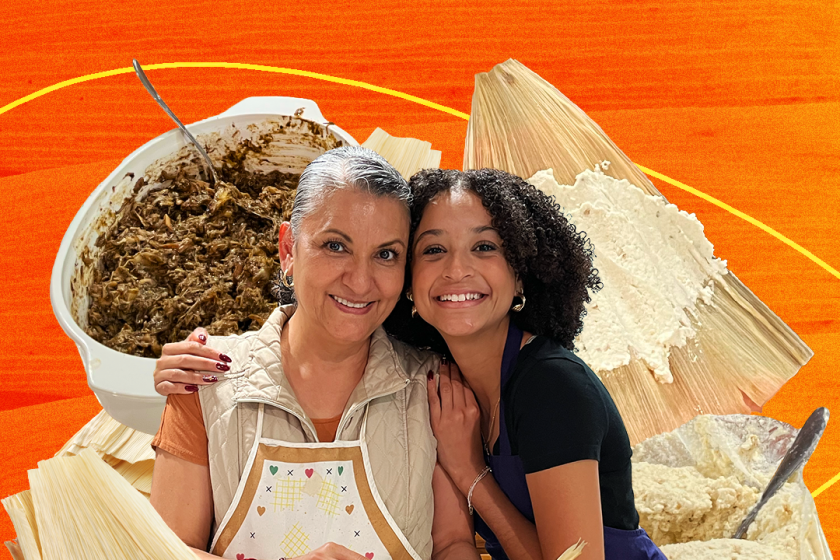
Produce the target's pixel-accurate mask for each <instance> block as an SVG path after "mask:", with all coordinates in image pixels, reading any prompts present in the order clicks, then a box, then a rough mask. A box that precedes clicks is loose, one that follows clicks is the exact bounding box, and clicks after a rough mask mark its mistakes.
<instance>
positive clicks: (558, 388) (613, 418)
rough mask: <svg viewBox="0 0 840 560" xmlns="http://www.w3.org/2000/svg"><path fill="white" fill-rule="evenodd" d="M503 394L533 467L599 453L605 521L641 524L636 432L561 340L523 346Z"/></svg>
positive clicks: (629, 526)
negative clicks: (633, 458) (634, 446)
mask: <svg viewBox="0 0 840 560" xmlns="http://www.w3.org/2000/svg"><path fill="white" fill-rule="evenodd" d="M502 399H503V401H504V405H505V424H506V426H507V430H508V437H509V438H510V444H511V453H512V454H513V455H519V458H520V459H521V460H522V464H523V466H524V467H525V472H526V473H533V472H538V471H542V470H545V469H550V468H552V467H556V466H559V465H565V464H567V463H572V462H575V461H580V460H585V459H594V460H595V461H598V476H599V481H600V488H601V512H602V516H603V521H604V526H605V527H612V528H614V529H624V530H634V529H636V528H638V525H639V514H638V513H637V512H636V506H635V503H634V500H633V484H632V467H631V463H630V457H631V455H632V449H631V447H630V438H629V437H628V436H627V430H626V429H625V427H624V422H623V420H622V419H621V415H620V414H619V412H618V408H616V406H615V403H614V402H613V400H612V397H611V396H610V394H609V392H608V391H607V389H606V387H604V385H603V383H601V380H600V379H599V378H598V376H597V375H595V372H593V371H592V370H591V369H590V368H589V366H587V365H586V364H585V363H584V362H583V361H582V360H581V359H580V358H578V357H577V356H576V355H575V354H574V353H572V352H570V351H569V350H567V349H566V348H563V347H562V346H561V345H560V344H559V343H557V342H555V341H553V340H551V339H549V338H546V337H543V336H540V337H536V338H535V339H534V340H533V341H532V342H531V343H529V344H526V345H525V346H524V347H523V348H522V350H521V351H520V353H519V357H518V359H517V360H516V365H515V367H514V371H513V373H512V375H511V377H510V378H509V380H508V381H507V383H506V384H505V386H504V388H503V389H502Z"/></svg>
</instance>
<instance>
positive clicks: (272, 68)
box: [0, 62, 470, 120]
mask: <svg viewBox="0 0 840 560" xmlns="http://www.w3.org/2000/svg"><path fill="white" fill-rule="evenodd" d="M166 68H233V69H236V70H258V71H260V72H273V73H275V74H291V75H293V76H303V77H305V78H314V79H316V80H323V81H325V82H333V83H336V84H342V85H345V86H353V87H359V88H362V89H367V90H370V91H375V92H377V93H383V94H385V95H391V96H393V97H399V98H400V99H405V100H406V101H411V102H413V103H418V104H420V105H425V106H426V107H430V108H432V109H437V110H438V111H442V112H444V113H449V114H450V115H454V116H456V117H460V118H462V119H466V120H469V118H470V116H469V115H468V114H466V113H462V112H461V111H456V110H455V109H453V108H451V107H447V106H445V105H440V104H438V103H433V102H431V101H428V100H426V99H423V98H422V97H416V96H414V95H409V94H407V93H403V92H401V91H396V90H393V89H388V88H384V87H379V86H375V85H373V84H368V83H366V82H359V81H357V80H348V79H346V78H338V77H336V76H329V75H327V74H319V73H317V72H309V71H306V70H296V69H294V68H280V67H277V66H263V65H262V64H242V63H239V62H165V63H163V64H149V65H147V66H143V70H163V69H166ZM132 73H134V68H131V67H128V68H117V69H115V70H107V71H105V72H97V73H96V74H88V75H86V76H79V77H78V78H73V79H71V80H65V81H63V82H59V83H57V84H53V85H51V86H48V87H45V88H44V89H39V90H38V91H36V92H35V93H31V94H29V95H27V96H26V97H21V98H20V99H18V100H16V101H12V102H11V103H9V104H8V105H5V106H4V107H2V108H0V115H2V114H3V113H5V112H7V111H11V110H12V109H14V108H15V107H18V106H20V105H23V104H24V103H26V102H28V101H32V100H33V99H37V98H38V97H41V96H42V95H46V94H48V93H50V92H53V91H55V90H57V89H61V88H65V87H68V86H72V85H75V84H80V83H82V82H87V81H90V80H98V79H99V78H107V77H109V76H117V75H119V74H132Z"/></svg>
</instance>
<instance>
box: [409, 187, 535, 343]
mask: <svg viewBox="0 0 840 560" xmlns="http://www.w3.org/2000/svg"><path fill="white" fill-rule="evenodd" d="M412 255H413V258H412V274H411V278H412V281H411V283H412V289H411V290H412V296H413V299H414V305H415V306H416V307H417V312H418V313H419V314H420V316H421V317H422V318H423V319H424V320H425V321H426V322H427V323H429V324H430V325H432V326H433V327H435V328H436V329H437V330H438V331H439V332H440V333H441V334H442V335H443V336H444V337H461V336H471V335H474V334H477V333H480V332H481V331H482V330H484V329H493V328H494V327H496V326H498V324H499V323H500V322H501V321H502V320H503V319H504V317H505V316H506V315H507V314H508V312H509V311H510V308H511V305H512V302H513V297H514V295H515V294H516V293H517V292H518V291H519V290H518V288H519V286H518V283H517V280H516V275H515V273H514V270H513V268H512V267H511V266H510V264H508V262H507V260H506V259H505V255H504V250H503V249H502V239H501V237H500V236H499V233H498V231H497V230H496V229H495V228H494V227H493V225H492V219H491V217H490V214H489V213H488V212H487V210H486V209H485V208H484V206H483V205H482V203H481V199H480V198H479V197H478V195H476V194H475V193H474V192H472V191H470V190H466V189H463V188H457V187H456V188H453V189H451V190H449V191H445V192H442V193H441V194H439V195H438V196H436V197H435V198H434V199H432V200H431V201H430V202H429V204H428V205H427V206H426V208H425V210H424V212H423V217H422V219H421V220H420V223H419V224H418V226H417V232H416V236H415V240H414V247H413V248H412Z"/></svg>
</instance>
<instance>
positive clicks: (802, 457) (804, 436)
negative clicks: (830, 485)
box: [732, 407, 828, 539]
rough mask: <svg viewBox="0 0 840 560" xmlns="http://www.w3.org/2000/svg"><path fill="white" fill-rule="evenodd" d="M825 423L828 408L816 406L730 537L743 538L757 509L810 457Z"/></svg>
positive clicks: (756, 513)
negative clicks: (750, 508)
mask: <svg viewBox="0 0 840 560" xmlns="http://www.w3.org/2000/svg"><path fill="white" fill-rule="evenodd" d="M826 424H828V409H827V408H825V407H820V408H818V409H817V410H815V411H814V412H812V413H811V416H809V417H808V419H807V420H805V424H803V425H802V429H801V430H799V433H798V434H797V435H796V439H794V440H793V444H792V445H791V446H790V449H788V452H787V453H785V456H784V457H782V462H781V463H779V466H778V467H777V468H776V472H775V473H773V478H771V479H770V482H769V484H767V488H765V489H764V493H763V494H762V495H761V499H760V500H758V503H757V504H756V505H755V507H754V508H753V509H752V511H750V513H749V514H747V516H746V517H745V518H744V520H743V521H742V522H741V525H740V526H739V527H738V530H737V531H735V535H734V536H733V537H732V538H733V539H742V538H744V535H745V534H746V533H747V528H748V527H749V526H750V524H751V523H752V522H753V521H754V520H755V517H756V516H757V515H758V511H759V510H760V509H761V508H762V507H764V505H765V504H766V503H767V502H768V501H769V500H770V498H772V497H773V495H774V494H775V493H776V492H778V491H779V488H781V487H782V485H784V483H785V482H786V481H787V479H788V478H790V475H792V474H793V473H794V472H796V471H797V470H798V469H799V468H800V467H802V465H804V464H805V462H806V461H807V460H808V459H809V458H810V457H811V454H812V453H813V452H814V449H816V448H817V443H818V442H819V441H820V437H822V435H823V432H824V431H825V426H826Z"/></svg>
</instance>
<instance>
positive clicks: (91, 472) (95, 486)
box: [3, 448, 195, 560]
mask: <svg viewBox="0 0 840 560" xmlns="http://www.w3.org/2000/svg"><path fill="white" fill-rule="evenodd" d="M28 474H29V484H30V487H31V502H29V501H28V500H29V492H30V491H26V492H21V493H20V494H17V495H15V496H10V497H9V498H6V499H5V500H3V505H4V506H5V507H6V510H7V511H8V512H9V515H10V517H12V522H13V523H14V525H15V531H16V532H17V534H18V538H19V541H20V545H21V550H22V552H23V554H24V557H25V558H26V560H35V559H38V560H40V559H43V560H82V559H96V560H100V559H101V560H111V559H113V558H126V559H137V560H141V559H146V558H172V559H183V560H194V558H195V555H194V554H193V553H192V552H191V551H190V549H189V548H188V547H187V546H186V545H185V544H184V543H183V542H182V541H181V539H180V538H178V536H177V535H175V533H173V532H172V530H171V529H169V527H168V526H167V525H166V523H165V522H164V521H163V519H161V517H160V515H158V513H157V512H156V511H155V510H154V508H153V507H152V506H151V504H150V503H149V501H148V500H147V499H146V498H144V497H143V496H142V495H141V494H140V493H139V492H137V491H136V490H135V489H134V488H133V487H132V486H131V485H130V484H129V483H128V482H127V481H126V479H125V478H123V477H122V476H120V475H119V474H118V473H117V472H116V471H115V470H114V469H112V468H111V467H110V466H108V465H107V464H106V463H105V462H104V461H102V459H101V458H100V457H99V456H98V455H97V454H96V452H95V451H94V450H93V449H90V448H86V449H81V450H79V453H78V455H75V456H62V457H54V458H52V459H48V460H46V461H41V462H39V463H38V468H37V469H34V470H31V471H29V473H28ZM33 545H34V546H33Z"/></svg>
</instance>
